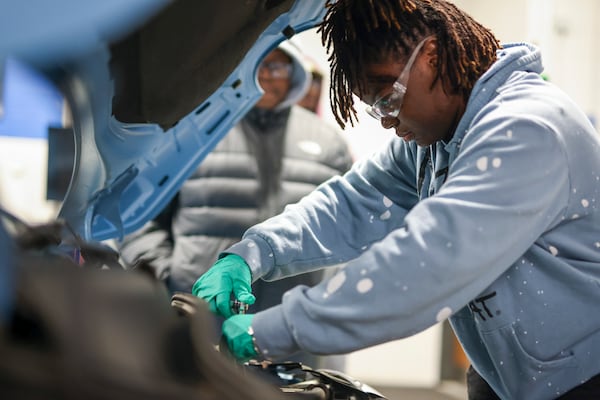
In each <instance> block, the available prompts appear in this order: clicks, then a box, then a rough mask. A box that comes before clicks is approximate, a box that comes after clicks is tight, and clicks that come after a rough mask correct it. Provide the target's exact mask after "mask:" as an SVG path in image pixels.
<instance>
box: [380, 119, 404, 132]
mask: <svg viewBox="0 0 600 400" xmlns="http://www.w3.org/2000/svg"><path fill="white" fill-rule="evenodd" d="M398 124H400V120H399V119H398V118H394V117H384V118H381V126H382V127H383V128H384V129H390V128H395V127H396V126H398Z"/></svg>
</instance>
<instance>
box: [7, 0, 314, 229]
mask: <svg viewBox="0 0 600 400" xmlns="http://www.w3.org/2000/svg"><path fill="white" fill-rule="evenodd" d="M62 3H64V4H66V5H69V6H71V7H75V6H76V2H75V3H74V2H73V0H61V1H59V2H58V3H57V5H56V6H57V7H60V4H62ZM143 3H144V2H136V3H135V4H136V6H137V7H139V8H140V9H142V8H143V7H144V5H143ZM153 3H154V7H155V12H153V13H149V12H147V11H146V14H151V15H149V16H148V17H147V18H145V19H144V20H143V21H142V22H140V21H137V22H136V23H135V24H132V25H133V26H135V29H130V30H127V29H125V28H124V27H123V26H122V25H119V26H116V25H115V24H114V22H113V24H112V25H110V26H107V25H106V21H105V20H104V19H102V20H100V19H97V20H96V19H94V18H96V17H94V15H97V13H93V12H90V18H91V19H90V21H86V22H87V24H86V25H85V28H83V27H81V26H80V25H81V24H80V22H78V26H79V28H78V29H80V32H75V33H74V34H73V35H72V36H73V38H72V40H73V48H75V47H76V51H75V50H74V51H71V52H69V50H70V48H69V43H68V40H70V39H69V37H66V36H63V37H62V40H61V42H60V49H58V48H57V52H59V53H60V54H61V55H62V56H63V57H58V56H55V55H54V56H53V54H52V51H51V49H48V48H47V47H46V48H45V50H44V51H45V53H44V55H45V56H46V57H45V58H40V57H39V54H40V53H39V52H36V51H34V50H35V44H32V45H31V46H32V47H27V48H26V50H27V51H22V52H20V53H19V54H17V57H18V58H19V59H20V60H22V61H25V62H30V64H31V65H33V66H34V67H35V68H36V69H38V70H39V71H41V72H42V73H44V74H45V75H46V76H47V77H49V78H50V79H51V80H52V81H53V82H54V83H55V84H56V85H57V86H58V87H59V88H60V90H61V91H62V93H63V94H64V96H65V98H66V100H67V102H68V104H69V108H70V111H71V115H72V126H73V130H74V134H75V160H74V168H73V174H72V178H71V183H70V185H69V188H68V190H67V194H66V197H65V199H64V201H63V205H62V208H61V211H60V214H59V217H60V218H64V219H66V220H67V222H68V223H69V224H70V225H71V227H72V228H73V229H74V230H75V231H76V232H77V233H78V234H80V235H81V236H82V237H83V238H84V239H86V240H104V239H110V238H120V237H122V236H123V235H124V234H127V233H130V232H132V231H134V230H136V229H138V228H140V227H141V226H142V225H143V224H144V223H145V222H147V221H149V220H150V219H151V218H153V217H154V216H155V215H157V214H158V213H159V212H160V211H161V209H162V208H164V206H165V205H166V204H167V203H168V201H169V200H170V199H171V198H172V197H173V196H174V195H175V194H176V192H177V190H178V189H179V187H180V186H181V184H182V183H183V182H184V181H185V180H186V179H187V177H188V176H189V175H190V174H191V173H192V171H193V170H194V169H195V168H196V167H197V165H198V164H199V163H200V162H201V161H202V159H203V158H204V157H205V156H206V155H207V154H208V153H209V152H210V151H211V150H212V149H213V148H214V146H215V145H216V144H217V143H218V142H219V140H220V139H221V138H222V137H223V136H224V135H225V134H226V133H227V132H228V131H229V130H230V129H231V127H232V126H233V125H234V124H235V123H236V122H237V121H238V120H239V119H240V118H242V117H243V115H244V114H245V113H246V112H247V111H248V110H250V109H251V108H252V106H253V105H254V104H255V103H256V102H257V101H258V99H259V98H260V96H261V94H262V90H261V89H260V87H259V86H258V83H257V80H256V71H257V67H258V64H259V62H260V60H261V59H262V58H263V57H264V55H266V54H267V53H268V52H269V51H270V50H271V49H273V48H274V47H276V46H277V45H278V44H279V43H280V42H281V41H283V40H285V39H286V38H290V37H292V36H293V35H294V34H296V33H299V32H301V31H304V30H306V29H309V28H312V27H314V26H315V25H317V24H318V23H319V22H320V21H321V19H322V17H323V14H324V11H325V9H324V3H325V0H279V1H275V0H270V1H269V0H254V1H253V0H244V1H240V0H220V1H197V0H175V1H168V0H154V1H153ZM159 3H160V4H159ZM40 4H42V3H40ZM106 4H111V5H113V6H114V7H113V8H111V12H113V13H114V15H117V11H118V3H116V2H110V0H109V3H106ZM146 4H147V3H146ZM88 7H92V8H94V7H100V5H99V6H89V5H88ZM128 7H129V8H131V7H132V6H131V5H129V6H128ZM63 11H64V10H63ZM105 14H106V13H105ZM60 15H61V16H62V15H63V14H60ZM131 15H135V13H133V12H132V13H131ZM106 18H108V17H106ZM65 21H66V20H65ZM127 22H131V19H130V20H127V19H125V21H124V22H123V24H125V23H127ZM32 29H33V28H32ZM35 29H39V26H37V25H36V27H35ZM85 29H89V30H91V31H93V32H92V34H87V33H88V32H83V31H81V30H85ZM99 32H101V34H100V33H99ZM78 33H80V35H79V37H77V35H78ZM40 36H43V35H40ZM46 36H48V33H47V34H46ZM88 37H89V38H92V39H90V40H89V45H87V46H83V47H84V50H82V40H85V38H88ZM65 41H67V43H66V42H65ZM2 44H4V43H2V42H0V50H2ZM20 49H23V47H20ZM58 50H60V51H58ZM9 55H11V54H10V52H9ZM0 56H3V54H2V53H1V52H0Z"/></svg>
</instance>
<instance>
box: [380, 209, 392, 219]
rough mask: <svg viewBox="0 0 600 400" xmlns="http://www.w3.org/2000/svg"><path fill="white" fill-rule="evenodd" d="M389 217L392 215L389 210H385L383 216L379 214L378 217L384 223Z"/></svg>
mask: <svg viewBox="0 0 600 400" xmlns="http://www.w3.org/2000/svg"><path fill="white" fill-rule="evenodd" d="M391 216H392V213H391V212H390V210H387V211H386V212H384V213H383V214H381V215H380V216H379V219H381V220H382V221H385V220H388V219H390V217H391Z"/></svg>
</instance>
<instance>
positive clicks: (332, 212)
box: [226, 140, 418, 280]
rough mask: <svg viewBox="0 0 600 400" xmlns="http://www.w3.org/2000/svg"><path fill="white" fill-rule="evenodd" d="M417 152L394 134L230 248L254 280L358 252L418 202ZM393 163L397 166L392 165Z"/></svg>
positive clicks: (340, 260)
mask: <svg viewBox="0 0 600 400" xmlns="http://www.w3.org/2000/svg"><path fill="white" fill-rule="evenodd" d="M415 154H416V149H415V148H414V147H410V146H407V145H406V144H404V143H403V142H401V141H400V140H393V141H392V142H390V145H389V146H388V147H387V148H386V149H385V150H384V151H383V152H382V153H380V154H378V155H377V156H375V157H373V158H372V159H369V160H366V161H364V162H360V163H357V164H356V165H355V166H354V167H353V168H352V169H351V170H350V171H349V172H347V173H346V174H345V175H344V176H341V177H339V176H338V177H333V178H332V179H330V180H329V181H327V182H325V183H324V184H322V185H320V186H319V187H317V189H316V190H315V191H314V192H312V193H311V194H309V195H308V196H306V197H304V198H303V199H302V200H301V201H300V202H298V203H296V204H293V205H289V206H287V207H286V208H285V210H284V212H283V213H282V214H280V215H278V216H275V217H273V218H270V219H268V220H267V221H265V222H263V223H261V224H258V225H255V226H254V227H252V228H250V229H249V230H248V231H246V233H245V234H244V236H243V239H242V241H240V242H239V243H237V244H235V245H234V246H232V247H231V248H229V249H228V250H227V251H226V252H227V253H235V254H238V255H240V256H241V257H243V258H244V259H245V260H246V262H248V264H249V265H250V267H251V269H252V275H253V280H257V279H259V278H263V279H265V280H275V279H279V278H282V277H285V276H289V275H296V274H299V273H303V272H307V271H312V270H315V269H319V268H321V267H325V266H331V265H337V264H340V263H344V262H346V261H348V260H351V259H353V258H356V257H358V256H359V255H360V254H361V253H363V252H364V251H365V250H367V249H368V248H369V246H371V245H372V244H373V243H376V242H378V241H380V240H381V239H382V238H383V237H385V236H386V235H387V234H388V233H389V232H390V231H392V230H394V229H396V228H398V227H399V226H400V224H401V223H402V221H403V219H404V216H405V215H406V213H407V212H408V210H409V209H410V208H412V207H413V206H414V204H415V203H416V202H417V200H418V197H417V195H416V189H415V180H416V179H415V167H414V165H415V161H414V159H415ZM390 163H393V164H396V167H395V168H389V165H388V164H390ZM391 199H395V200H394V201H392V200H391Z"/></svg>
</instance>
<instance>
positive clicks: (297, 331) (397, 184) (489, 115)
mask: <svg viewBox="0 0 600 400" xmlns="http://www.w3.org/2000/svg"><path fill="white" fill-rule="evenodd" d="M541 72H542V63H541V56H540V53H539V51H538V50H537V49H536V48H535V47H533V46H529V45H525V44H514V45H506V46H505V48H504V49H503V50H500V51H499V53H498V60H497V62H496V63H495V64H494V65H493V66H492V67H491V68H490V69H489V70H488V71H487V72H486V73H485V74H484V75H483V76H482V77H481V78H480V79H479V81H478V82H477V84H476V85H475V87H474V89H473V91H472V93H471V96H470V99H469V102H468V104H467V108H466V111H465V114H464V115H463V117H462V119H461V121H460V122H459V125H458V127H457V129H456V131H455V134H454V137H453V138H452V139H451V140H450V141H449V142H448V143H443V142H438V143H437V144H436V145H434V146H431V147H429V148H419V147H417V146H416V145H415V144H414V143H409V144H407V143H404V142H403V141H402V140H400V139H398V138H394V139H393V140H392V141H391V142H390V144H389V147H388V148H387V149H386V150H384V151H383V152H382V153H380V154H379V155H377V156H375V157H373V158H371V159H369V160H366V161H365V162H362V163H360V164H357V165H355V166H354V168H353V169H352V170H351V171H350V172H349V173H347V174H346V175H345V176H344V177H343V178H339V177H338V178H333V179H332V180H330V181H329V182H328V183H326V184H325V185H322V186H321V187H319V189H317V191H315V192H314V193H312V194H311V195H310V196H307V197H306V198H304V199H303V200H302V201H301V202H300V203H299V204H297V205H294V206H290V207H288V208H287V209H286V211H285V212H284V213H283V214H281V215H280V216H277V217H274V218H271V219H269V220H268V221H266V222H264V223H262V224H260V225H257V226H255V227H253V228H251V229H249V230H248V231H247V232H246V233H245V235H244V239H243V240H242V241H241V242H240V243H238V244H236V245H234V246H233V247H231V248H230V249H229V250H228V251H229V252H233V253H237V254H239V255H240V256H242V257H243V258H244V259H245V260H246V261H247V262H248V263H249V265H250V267H251V269H252V276H253V278H254V279H258V278H260V277H262V278H264V279H277V278H279V277H281V276H285V275H289V274H294V273H299V272H302V271H308V270H312V269H314V268H319V267H323V266H327V265H329V264H332V263H340V262H348V264H347V267H346V268H345V269H344V270H343V271H341V272H339V273H338V274H337V275H335V276H334V277H333V278H331V279H329V280H328V281H325V282H322V283H321V284H319V285H318V286H316V287H314V288H312V289H310V290H306V289H301V288H298V289H295V290H292V291H291V292H288V293H287V294H286V296H285V297H284V299H283V302H282V304H281V305H279V306H276V307H273V308H271V309H269V310H266V311H263V312H260V313H258V314H256V316H255V318H254V320H253V323H252V327H253V329H254V332H255V336H256V340H257V343H258V345H259V347H260V348H261V349H263V350H264V352H265V354H266V355H268V356H279V355H281V354H285V353H289V352H293V351H295V350H296V349H299V348H300V349H303V350H306V351H312V352H316V353H323V354H330V353H345V352H350V351H353V350H357V349H361V348H365V347H368V346H372V345H376V344H379V343H383V342H387V341H390V340H395V339H400V338H404V337H407V336H410V335H413V334H415V333H417V332H420V331H422V330H424V329H426V328H428V327H430V326H432V325H434V324H437V323H439V322H441V321H444V320H445V319H447V318H450V321H451V324H452V326H453V328H454V330H455V332H456V334H457V337H458V338H459V340H460V342H461V343H462V345H463V347H464V349H465V351H466V353H467V355H468V356H469V358H470V360H471V361H472V364H473V366H474V368H475V369H476V370H477V371H478V372H479V373H480V374H481V375H482V376H483V377H484V378H485V379H486V380H487V381H488V382H489V383H490V385H491V386H492V387H493V389H494V390H495V391H496V393H497V394H498V395H499V396H500V397H502V398H504V399H524V398H526V399H529V400H539V399H552V398H555V397H558V396H560V395H562V394H564V393H565V392H567V391H568V390H569V389H571V388H573V387H575V386H577V385H580V384H581V383H583V382H585V381H586V380H588V379H590V378H591V377H592V376H594V375H597V374H599V373H600V362H599V360H600V313H598V304H600V156H599V154H600V141H599V137H598V134H597V133H596V131H595V129H594V128H593V126H592V125H591V124H590V122H589V121H588V118H587V117H586V115H585V114H584V113H583V112H582V111H581V110H580V109H579V108H578V107H577V106H576V105H575V104H574V103H573V102H572V101H571V100H570V99H569V98H568V96H566V95H565V94H564V93H563V92H562V91H561V90H559V89H558V88H557V87H555V86H554V85H553V84H552V83H549V82H545V81H544V80H543V79H542V78H541V77H540V73H541Z"/></svg>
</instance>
